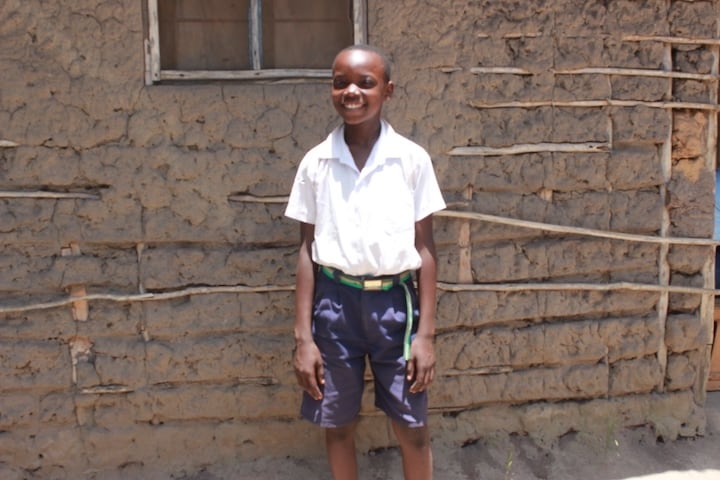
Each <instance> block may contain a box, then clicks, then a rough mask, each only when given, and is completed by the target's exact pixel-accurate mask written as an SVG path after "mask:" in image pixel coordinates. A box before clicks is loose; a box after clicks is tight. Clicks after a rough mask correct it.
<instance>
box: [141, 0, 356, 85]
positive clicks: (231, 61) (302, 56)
mask: <svg viewBox="0 0 720 480" xmlns="http://www.w3.org/2000/svg"><path fill="white" fill-rule="evenodd" d="M147 5H148V38H147V40H146V69H147V75H146V83H148V84H150V83H155V82H160V81H163V80H230V79H263V78H329V77H330V70H329V65H330V63H331V62H332V59H333V56H334V55H335V53H337V51H338V50H339V49H341V48H343V47H345V46H347V45H350V44H353V43H366V37H367V33H366V19H365V17H366V6H367V0H147Z"/></svg>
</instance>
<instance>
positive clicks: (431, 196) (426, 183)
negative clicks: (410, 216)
mask: <svg viewBox="0 0 720 480" xmlns="http://www.w3.org/2000/svg"><path fill="white" fill-rule="evenodd" d="M445 206H446V205H445V200H444V199H443V196H442V192H441V191H440V185H438V181H437V177H436V176H435V170H433V165H432V161H431V160H430V156H429V155H428V154H427V152H425V151H424V150H423V151H422V154H421V155H420V162H419V165H418V173H417V177H416V184H415V221H416V222H418V221H420V220H422V219H423V218H425V217H427V216H428V215H431V214H433V213H435V212H439V211H440V210H443V209H444V208H445Z"/></svg>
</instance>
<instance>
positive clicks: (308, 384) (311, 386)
mask: <svg viewBox="0 0 720 480" xmlns="http://www.w3.org/2000/svg"><path fill="white" fill-rule="evenodd" d="M314 237H315V225H312V224H310V223H301V224H300V251H299V252H298V262H297V272H296V276H295V355H294V358H293V366H294V368H295V376H296V377H297V381H298V384H300V386H301V387H302V389H303V390H305V391H306V392H307V393H308V394H309V395H310V396H311V397H313V398H314V399H316V400H319V399H321V398H322V392H320V385H322V384H323V383H324V380H323V376H324V372H323V364H322V357H321V356H320V350H318V348H317V345H315V341H314V340H313V336H312V309H313V305H312V302H313V292H314V290H315V268H314V265H313V261H312V253H311V247H312V242H313V238H314Z"/></svg>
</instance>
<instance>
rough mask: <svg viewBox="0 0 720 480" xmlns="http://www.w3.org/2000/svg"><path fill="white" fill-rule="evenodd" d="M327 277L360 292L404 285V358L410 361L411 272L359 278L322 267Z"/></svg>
mask: <svg viewBox="0 0 720 480" xmlns="http://www.w3.org/2000/svg"><path fill="white" fill-rule="evenodd" d="M320 271H322V272H323V273H324V274H325V276H327V277H328V278H331V279H333V280H335V281H336V282H339V283H342V284H343V285H346V286H348V287H353V288H357V289H360V290H370V291H373V290H375V291H377V290H381V291H387V290H390V289H391V288H393V287H394V286H396V285H402V287H403V289H404V290H405V308H406V312H407V313H406V318H407V321H406V325H405V338H404V339H403V357H405V361H409V360H410V343H411V338H410V337H411V335H412V327H413V316H414V315H413V307H412V295H411V294H410V287H408V286H407V281H408V280H410V277H411V273H410V272H409V271H407V272H403V273H399V274H397V275H388V276H381V277H358V276H354V275H348V274H347V273H343V272H341V271H340V270H337V269H335V268H330V267H326V266H324V265H322V266H321V267H320Z"/></svg>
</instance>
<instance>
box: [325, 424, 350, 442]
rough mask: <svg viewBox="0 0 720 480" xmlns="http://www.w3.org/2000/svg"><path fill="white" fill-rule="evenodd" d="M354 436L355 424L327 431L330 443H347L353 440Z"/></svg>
mask: <svg viewBox="0 0 720 480" xmlns="http://www.w3.org/2000/svg"><path fill="white" fill-rule="evenodd" d="M354 435H355V424H354V423H353V424H350V425H345V426H342V427H332V428H326V429H325V438H326V439H327V441H328V442H346V441H348V440H352V439H353V437H354Z"/></svg>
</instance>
